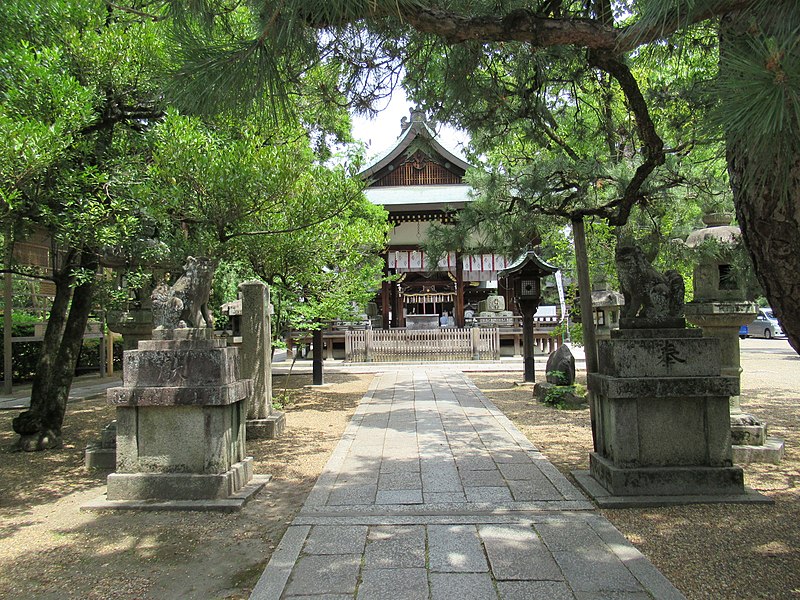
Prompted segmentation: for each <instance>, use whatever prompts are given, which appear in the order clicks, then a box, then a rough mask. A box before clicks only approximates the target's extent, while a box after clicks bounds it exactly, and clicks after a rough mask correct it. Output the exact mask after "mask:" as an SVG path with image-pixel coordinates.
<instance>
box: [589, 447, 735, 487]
mask: <svg viewBox="0 0 800 600" xmlns="http://www.w3.org/2000/svg"><path fill="white" fill-rule="evenodd" d="M589 469H590V473H591V476H592V477H593V478H594V479H595V480H596V481H597V482H598V483H599V484H600V485H602V486H603V487H604V488H605V489H606V490H608V492H609V493H610V494H611V495H613V496H698V495H702V496H713V495H735V494H744V473H743V471H742V469H741V467H737V466H730V467H708V466H694V465H692V466H672V467H652V466H642V467H635V468H624V469H623V468H620V467H617V466H615V465H614V464H613V463H611V462H610V461H609V460H607V459H605V458H603V457H602V456H600V455H599V454H597V453H596V452H592V453H590V454H589Z"/></svg>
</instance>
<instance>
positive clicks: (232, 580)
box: [0, 374, 372, 600]
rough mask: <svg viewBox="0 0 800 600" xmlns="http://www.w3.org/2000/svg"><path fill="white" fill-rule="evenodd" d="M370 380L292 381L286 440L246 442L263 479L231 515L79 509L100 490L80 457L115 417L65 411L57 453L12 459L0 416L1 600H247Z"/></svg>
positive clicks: (96, 407)
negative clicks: (260, 487) (62, 440)
mask: <svg viewBox="0 0 800 600" xmlns="http://www.w3.org/2000/svg"><path fill="white" fill-rule="evenodd" d="M371 379H372V376H370V375H333V374H330V375H326V382H327V383H328V384H330V385H328V386H325V387H324V388H321V389H320V388H317V389H313V390H312V389H307V388H304V387H303V386H304V385H306V384H309V383H311V381H310V376H304V375H293V376H292V377H291V380H290V387H291V388H293V390H292V391H291V393H290V398H291V401H292V403H291V404H289V405H287V406H286V409H285V410H286V434H285V435H284V436H283V437H281V438H280V439H277V440H257V441H256V440H249V441H248V443H247V447H248V453H249V454H252V456H253V457H254V458H255V472H256V473H258V474H266V473H269V474H271V475H272V480H271V481H270V483H269V484H268V485H267V486H266V488H265V489H264V491H262V492H261V493H260V494H258V495H257V496H256V497H255V499H254V500H252V501H251V502H250V503H249V504H247V505H246V506H245V507H244V509H243V510H242V511H241V512H240V513H234V514H222V513H200V512H173V513H170V512H127V511H124V512H123V511H120V512H115V513H87V512H81V511H80V510H79V509H80V506H81V505H82V504H84V503H86V502H87V501H89V500H91V499H93V498H97V497H99V496H100V495H101V494H102V492H103V485H104V484H105V475H104V474H92V473H87V471H86V470H85V469H84V467H83V450H84V448H85V446H86V443H87V442H88V441H90V440H93V439H95V438H97V437H99V431H100V429H101V428H102V427H103V425H105V424H106V423H107V422H108V421H110V420H111V419H113V409H111V408H110V407H108V406H106V404H105V401H104V400H103V399H102V398H101V399H93V400H85V401H81V402H76V403H73V404H71V405H69V411H68V414H67V417H66V420H65V425H66V426H65V429H64V437H65V440H66V441H65V447H64V448H63V449H62V450H59V451H51V452H38V453H31V454H28V453H20V452H11V451H10V448H9V446H10V445H11V444H12V442H13V440H14V436H13V435H12V434H11V419H12V418H13V417H14V416H15V415H16V414H17V411H2V412H0V598H5V599H8V600H12V599H14V600H16V599H23V598H24V599H36V600H45V599H50V598H52V599H66V598H74V599H91V600H99V599H104V598H114V599H120V600H128V599H131V600H132V599H138V598H152V599H160V600H163V599H171V598H192V599H198V600H200V599H202V600H207V599H208V600H210V599H218V598H247V597H248V596H249V594H250V590H251V589H252V587H253V586H254V585H255V583H256V581H258V578H259V577H260V576H261V573H262V571H263V570H264V567H265V566H266V563H267V561H268V560H269V557H270V555H271V552H272V550H273V549H274V548H275V546H276V545H277V543H278V542H279V541H280V539H281V537H282V536H283V533H284V531H285V530H286V527H287V526H288V524H289V523H291V521H292V519H293V518H294V515H295V513H296V512H297V511H298V510H299V509H300V507H301V506H302V505H303V502H304V500H305V497H306V495H307V494H308V492H309V491H310V490H311V488H312V486H313V485H314V482H315V481H316V479H317V477H318V475H319V473H320V472H321V471H322V468H323V467H324V465H325V462H326V461H327V460H328V457H329V456H330V453H331V452H332V451H333V448H334V447H335V445H336V443H337V442H338V441H339V438H340V437H341V435H342V432H343V431H344V428H345V426H346V425H347V423H348V421H349V420H350V418H351V416H352V414H353V411H354V410H355V408H356V406H357V405H358V401H359V400H360V399H361V398H362V396H363V395H364V393H365V392H366V390H367V387H368V386H369V382H370V381H371ZM274 386H275V391H276V394H278V393H280V392H282V391H283V389H284V387H285V378H284V377H275V378H274Z"/></svg>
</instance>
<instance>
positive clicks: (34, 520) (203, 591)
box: [0, 340, 800, 600]
mask: <svg viewBox="0 0 800 600" xmlns="http://www.w3.org/2000/svg"><path fill="white" fill-rule="evenodd" d="M776 344H778V345H777V346H776ZM779 344H780V343H779V342H774V341H773V342H767V341H766V340H747V341H746V342H745V346H746V347H754V348H756V350H757V351H756V352H752V353H749V354H744V355H743V360H742V364H743V367H744V369H745V372H744V374H743V380H742V384H743V398H744V399H745V402H744V405H745V408H746V409H747V410H748V411H749V412H751V413H752V414H754V415H756V416H758V417H760V418H762V419H764V420H766V421H767V422H768V423H769V424H770V431H771V433H772V434H774V435H777V436H779V437H782V438H784V439H785V440H786V447H787V453H786V458H785V459H784V461H783V462H782V463H781V464H780V465H750V466H748V467H746V469H745V476H746V483H747V485H749V486H750V487H752V488H754V489H756V490H758V491H760V492H762V493H764V494H766V495H768V496H770V497H771V498H773V499H774V500H775V504H774V505H772V506H762V505H759V506H744V505H711V506H685V507H672V508H652V509H622V510H604V511H603V514H605V516H606V517H607V518H608V519H609V520H611V522H613V523H614V524H615V525H616V526H617V528H619V529H620V531H622V532H623V533H624V534H625V535H626V536H627V537H628V539H630V540H631V541H632V542H633V543H634V544H635V545H636V546H637V547H638V548H639V549H640V550H642V552H644V553H645V554H646V555H647V556H648V558H649V559H650V560H651V561H652V562H653V563H654V564H655V565H656V566H657V567H658V568H659V569H661V570H662V572H663V573H664V574H665V575H666V576H667V577H668V578H669V579H670V580H671V581H672V582H673V583H674V584H675V585H676V586H677V587H678V588H679V589H680V590H681V591H682V592H683V593H684V594H686V596H687V597H688V598H690V599H701V598H703V599H714V600H720V599H733V598H771V599H782V598H795V599H796V598H800V452H799V451H798V449H800V432H798V412H800V408H799V407H800V357H797V356H796V355H794V354H793V353H791V351H789V352H783V353H777V354H769V353H759V352H758V349H759V348H772V347H777V348H780V347H781V346H780V345H779ZM784 345H785V343H784ZM786 347H787V348H788V345H787V346H786ZM471 377H472V379H473V380H474V381H475V382H476V384H477V385H478V386H479V387H480V388H481V389H482V390H483V391H484V392H485V393H486V395H487V396H489V397H490V398H491V399H492V400H493V401H494V402H495V403H496V404H497V405H498V406H499V407H500V408H501V409H502V410H503V411H504V412H505V413H506V414H507V415H508V416H509V418H511V419H512V421H514V422H515V424H516V425H517V427H519V428H520V429H521V430H522V431H523V432H524V433H525V434H526V435H527V436H528V438H529V439H530V440H531V441H532V442H533V443H534V444H535V445H536V446H537V447H538V448H539V449H540V450H542V452H544V454H545V455H546V456H547V457H548V458H549V459H550V460H551V461H552V462H553V463H554V464H555V465H556V466H557V467H558V468H559V469H561V470H562V471H564V472H565V473H568V472H569V471H570V470H573V469H586V468H587V467H588V452H589V449H590V448H591V434H590V428H589V415H588V410H571V411H563V410H555V409H552V408H549V407H546V406H542V405H539V404H537V403H536V402H534V401H532V399H531V397H530V390H529V389H526V388H521V387H515V386H514V382H515V381H518V380H519V378H520V375H519V373H491V374H489V373H486V374H474V375H471ZM370 380H371V375H334V374H327V375H326V381H327V382H328V384H329V385H328V386H326V387H325V388H323V389H319V388H317V389H307V388H304V387H302V386H304V385H306V384H308V383H310V376H309V375H295V376H293V377H292V378H291V382H290V386H289V387H290V389H291V398H292V404H290V405H289V406H287V409H286V410H287V430H286V435H284V436H283V437H282V438H280V439H279V440H263V441H250V442H248V452H249V453H250V454H252V455H253V456H254V457H255V460H256V472H257V473H271V474H272V475H273V480H272V481H271V482H270V483H269V484H268V485H267V487H266V488H265V491H263V492H262V493H260V494H259V495H258V496H257V497H256V498H255V499H254V500H253V501H252V502H251V503H250V504H248V505H247V506H246V507H245V508H244V509H243V510H242V511H241V512H240V513H237V514H217V513H191V512H190V513H164V512H160V513H158V512H142V513H135V512H119V513H100V514H97V513H83V512H80V511H79V508H80V506H81V505H82V504H83V503H85V502H87V501H88V500H91V499H94V498H96V497H98V496H100V495H101V494H102V493H103V487H104V481H105V477H104V476H103V475H101V474H92V473H87V472H86V471H85V469H84V468H83V448H84V447H85V445H86V443H87V442H88V441H90V440H92V439H94V438H96V437H98V435H99V431H100V429H101V428H102V427H103V425H105V423H107V422H108V421H109V420H111V419H112V418H113V411H112V410H111V409H110V408H109V407H108V406H106V404H105V402H104V401H103V400H102V399H93V400H85V401H82V402H76V403H74V404H71V405H70V406H69V412H68V415H67V419H66V427H65V440H66V444H65V447H64V448H63V449H61V450H58V451H51V452H42V453H33V454H24V453H17V452H11V451H10V449H9V446H10V444H11V443H12V442H13V440H14V436H13V435H12V434H11V427H10V422H11V418H12V417H13V416H14V415H16V414H17V411H0V598H4V599H5V598H8V599H15V600H16V599H31V598H33V599H37V600H38V599H51V598H52V599H59V600H62V599H70V598H75V599H92V600H94V599H98V600H99V599H105V598H113V599H120V600H133V599H164V598H186V599H198V600H207V599H212V600H213V599H221V598H230V599H234V598H237V599H238V598H247V596H248V595H249V592H250V589H251V588H252V586H253V585H254V584H255V582H256V581H257V580H258V577H259V576H260V575H261V572H262V570H263V568H264V566H265V565H266V562H267V561H268V560H269V557H270V555H271V552H272V550H273V549H274V548H275V546H276V545H277V543H278V541H280V538H281V536H282V535H283V533H284V531H285V530H286V527H287V526H288V524H289V523H290V522H291V520H292V518H293V517H294V515H295V514H296V512H297V511H298V510H299V509H300V507H301V506H302V504H303V502H304V500H305V497H306V495H307V494H308V492H309V491H310V489H311V487H312V486H313V484H314V481H315V480H316V478H317V476H318V475H319V473H320V472H321V470H322V468H323V466H324V465H325V462H326V461H327V459H328V456H329V455H330V453H331V451H332V450H333V448H334V446H335V445H336V443H337V442H338V440H339V438H340V436H341V434H342V432H343V431H344V428H345V426H346V424H347V422H348V421H349V419H350V418H351V416H352V414H353V411H354V409H355V407H356V405H357V403H358V401H359V399H360V398H361V397H362V396H363V394H364V393H365V391H366V389H367V387H368V385H369V382H370ZM274 387H275V390H276V394H278V393H280V392H281V391H282V390H283V388H284V378H283V377H276V378H275V382H274Z"/></svg>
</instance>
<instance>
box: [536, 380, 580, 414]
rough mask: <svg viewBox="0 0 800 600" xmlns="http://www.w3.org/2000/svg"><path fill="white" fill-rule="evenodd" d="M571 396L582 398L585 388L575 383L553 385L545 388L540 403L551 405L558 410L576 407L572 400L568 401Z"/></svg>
mask: <svg viewBox="0 0 800 600" xmlns="http://www.w3.org/2000/svg"><path fill="white" fill-rule="evenodd" d="M572 396H575V397H577V398H584V397H585V396H586V388H584V387H583V386H582V385H580V384H578V383H576V384H574V385H554V386H551V387H549V388H548V389H547V391H546V392H545V394H544V396H542V404H545V405H547V406H552V407H553V408H557V409H559V410H569V409H574V408H578V407H576V406H575V404H574V402H570V399H571V397H572Z"/></svg>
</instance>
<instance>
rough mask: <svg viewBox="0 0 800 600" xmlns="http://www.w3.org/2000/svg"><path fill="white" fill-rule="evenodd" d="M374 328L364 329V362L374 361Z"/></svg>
mask: <svg viewBox="0 0 800 600" xmlns="http://www.w3.org/2000/svg"><path fill="white" fill-rule="evenodd" d="M373 335H374V334H373V331H372V329H367V330H366V331H364V362H372V337H373Z"/></svg>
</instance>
